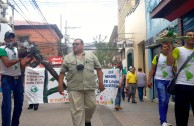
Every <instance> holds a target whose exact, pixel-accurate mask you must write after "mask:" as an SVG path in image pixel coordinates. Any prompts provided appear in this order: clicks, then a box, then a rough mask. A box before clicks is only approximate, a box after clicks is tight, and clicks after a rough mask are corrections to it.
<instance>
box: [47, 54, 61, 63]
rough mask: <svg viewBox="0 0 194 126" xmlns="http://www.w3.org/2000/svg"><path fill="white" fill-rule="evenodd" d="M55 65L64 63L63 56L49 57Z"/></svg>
mask: <svg viewBox="0 0 194 126" xmlns="http://www.w3.org/2000/svg"><path fill="white" fill-rule="evenodd" d="M48 61H49V62H51V63H52V64H53V65H61V64H62V63H63V58H62V57H61V56H55V57H50V58H49V59H48Z"/></svg>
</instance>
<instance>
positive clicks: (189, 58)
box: [175, 51, 194, 77]
mask: <svg viewBox="0 0 194 126" xmlns="http://www.w3.org/2000/svg"><path fill="white" fill-rule="evenodd" d="M193 56H194V51H193V52H192V54H191V55H190V56H189V57H188V58H187V60H186V61H185V62H184V63H183V65H182V66H181V67H180V69H179V71H178V72H177V74H176V75H175V77H177V76H178V75H179V73H180V72H181V70H182V69H183V68H184V67H185V66H186V65H187V63H188V62H189V61H190V60H191V58H192V57H193Z"/></svg>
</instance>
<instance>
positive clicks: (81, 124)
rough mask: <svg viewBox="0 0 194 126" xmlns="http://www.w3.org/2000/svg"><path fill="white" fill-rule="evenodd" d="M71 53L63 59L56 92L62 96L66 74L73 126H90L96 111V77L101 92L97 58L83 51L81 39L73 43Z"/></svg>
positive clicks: (101, 81) (101, 78)
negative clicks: (95, 72)
mask: <svg viewBox="0 0 194 126" xmlns="http://www.w3.org/2000/svg"><path fill="white" fill-rule="evenodd" d="M72 45H73V52H74V53H70V54H68V55H66V56H65V57H64V61H63V64H62V67H61V70H60V75H59V80H58V83H59V86H58V91H59V93H60V94H63V91H64V89H63V79H64V76H65V73H66V72H67V90H68V95H69V103H70V111H71V115H72V120H73V126H91V122H90V121H91V118H92V115H93V113H94V111H95V109H96V95H95V89H96V88H97V87H96V76H95V74H94V69H95V70H96V71H97V75H98V80H99V87H98V88H99V90H100V91H103V90H104V89H105V88H104V85H103V73H102V70H101V65H100V63H99V61H98V59H97V57H96V56H95V55H94V54H93V53H91V52H85V51H84V43H83V40H81V39H75V40H74V42H73V44H72Z"/></svg>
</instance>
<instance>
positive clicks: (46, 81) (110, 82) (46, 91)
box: [25, 67, 119, 107]
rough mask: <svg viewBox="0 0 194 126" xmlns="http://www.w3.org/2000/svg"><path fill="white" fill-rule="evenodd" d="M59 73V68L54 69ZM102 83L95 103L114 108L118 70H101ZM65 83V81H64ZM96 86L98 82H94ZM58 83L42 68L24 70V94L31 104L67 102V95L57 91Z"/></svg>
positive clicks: (65, 92)
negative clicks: (102, 85) (102, 88)
mask: <svg viewBox="0 0 194 126" xmlns="http://www.w3.org/2000/svg"><path fill="white" fill-rule="evenodd" d="M54 69H55V71H56V72H57V73H59V71H60V68H54ZM102 71H103V82H104V86H105V88H106V89H105V90H104V91H103V92H100V91H99V90H97V89H96V102H97V104H99V105H106V106H112V107H113V106H114V104H115V97H116V94H117V86H118V84H119V70H118V69H103V70H102ZM64 82H65V83H66V80H64ZM96 84H97V85H98V80H96ZM57 86H58V83H57V81H56V80H55V79H54V78H53V77H52V76H51V74H50V73H49V72H48V71H47V70H45V69H44V68H30V67H27V68H26V70H25V93H26V95H27V97H28V102H29V104H31V103H62V102H69V97H68V93H67V91H66V90H65V91H64V96H63V95H60V94H59V93H58V91H57Z"/></svg>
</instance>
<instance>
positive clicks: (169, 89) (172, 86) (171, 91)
mask: <svg viewBox="0 0 194 126" xmlns="http://www.w3.org/2000/svg"><path fill="white" fill-rule="evenodd" d="M193 56H194V51H193V52H192V54H191V55H190V56H189V57H188V58H187V60H186V61H185V62H184V63H183V65H182V66H181V67H180V69H179V71H178V72H177V74H175V76H174V78H173V79H172V80H171V81H170V84H169V85H168V86H167V92H168V93H169V94H171V95H174V94H175V82H176V79H177V76H178V75H179V73H180V72H181V70H182V69H183V68H184V67H185V66H186V64H187V63H188V62H189V61H190V60H191V58H192V57H193Z"/></svg>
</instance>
